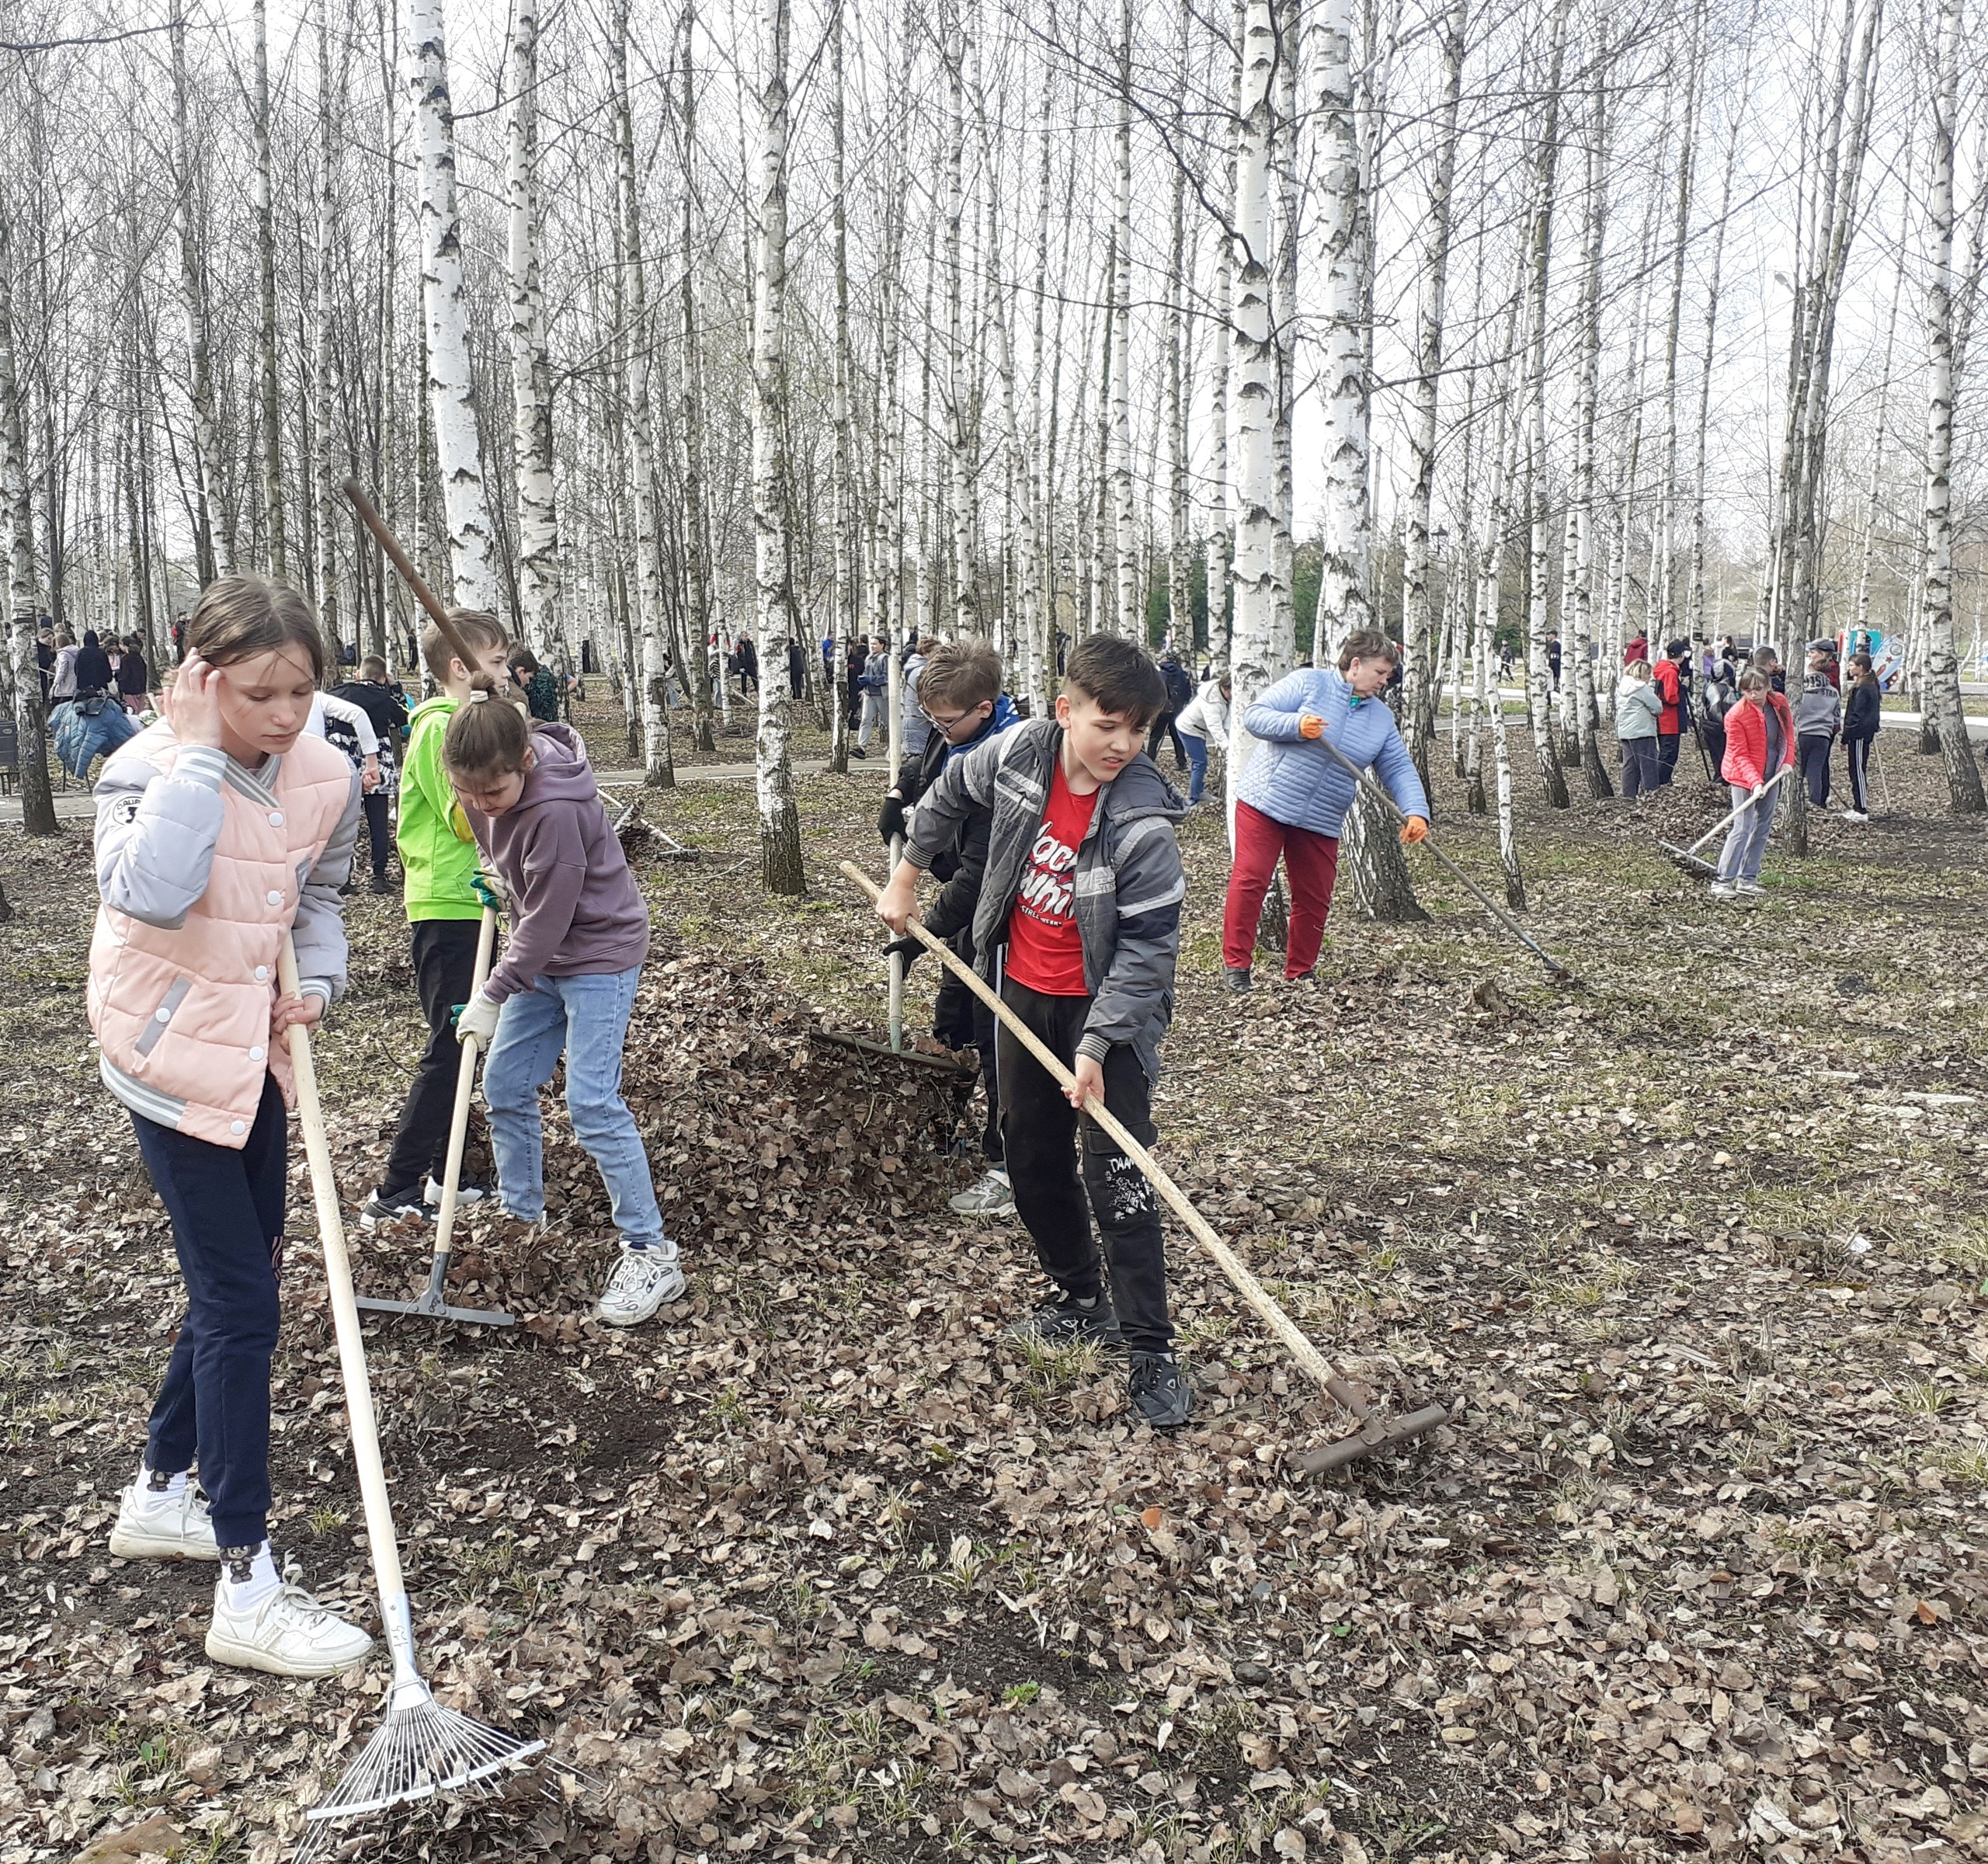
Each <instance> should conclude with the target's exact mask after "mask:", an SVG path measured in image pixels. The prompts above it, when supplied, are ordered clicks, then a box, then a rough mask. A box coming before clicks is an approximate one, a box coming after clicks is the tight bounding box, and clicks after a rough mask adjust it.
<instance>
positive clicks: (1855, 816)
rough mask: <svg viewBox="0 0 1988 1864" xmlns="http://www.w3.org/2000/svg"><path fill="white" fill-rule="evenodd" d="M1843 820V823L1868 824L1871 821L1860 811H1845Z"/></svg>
mask: <svg viewBox="0 0 1988 1864" xmlns="http://www.w3.org/2000/svg"><path fill="white" fill-rule="evenodd" d="M1843 819H1844V821H1845V822H1868V821H1869V820H1870V819H1871V818H1870V817H1869V816H1867V815H1865V812H1863V811H1862V810H1861V809H1845V810H1844V812H1843Z"/></svg>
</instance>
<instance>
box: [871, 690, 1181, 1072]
mask: <svg viewBox="0 0 1988 1864" xmlns="http://www.w3.org/2000/svg"><path fill="white" fill-rule="evenodd" d="M1062 754H1063V732H1062V727H1061V726H1060V725H1058V724H1057V723H1056V722H1055V720H1054V719H1053V718H1032V719H1030V720H1028V721H1027V722H1024V723H1023V724H1020V725H1014V726H1012V727H1011V728H1010V729H1008V730H1006V731H1005V732H997V733H996V734H995V735H994V736H992V737H989V738H985V739H982V741H981V742H980V743H978V745H976V746H975V747H974V748H973V749H972V750H971V751H969V752H967V753H964V755H962V756H957V757H954V758H952V759H951V760H948V762H947V765H946V767H945V769H944V770H943V771H942V772H941V773H940V777H939V779H938V781H937V782H936V783H935V784H933V786H932V787H931V788H930V789H929V790H927V791H926V792H925V795H923V798H920V800H919V805H918V807H917V808H916V809H915V810H914V811H913V812H912V816H911V820H910V822H909V831H910V832H909V835H908V836H907V838H906V840H905V850H904V851H905V859H906V860H907V861H910V862H911V864H912V865H913V866H914V867H916V868H929V867H930V866H931V864H932V863H933V860H934V858H935V857H937V854H939V852H940V850H942V849H944V848H947V847H951V845H952V842H953V837H954V831H955V830H956V829H958V826H959V825H960V824H961V822H963V821H964V819H965V818H966V816H967V815H968V812H969V811H971V809H974V808H975V807H976V806H978V807H981V808H987V809H992V812H993V815H992V826H991V828H990V829H989V835H988V846H987V871H986V875H985V878H984V879H983V881H982V883H981V889H980V902H979V904H978V906H977V907H976V908H975V911H974V916H973V945H974V951H975V954H976V956H975V964H976V965H977V966H978V969H979V970H980V972H981V973H982V975H983V976H986V977H989V978H991V977H992V975H994V969H993V967H994V955H995V952H996V948H999V947H1000V946H1003V945H1005V944H1006V943H1007V938H1008V916H1009V915H1010V913H1012V912H1013V909H1014V904H1015V895H1016V894H1017V892H1019V891H1020V887H1021V882H1022V874H1023V871H1024V868H1026V867H1027V864H1028V854H1029V850H1030V847H1032V846H1033V845H1034V841H1035V837H1036V832H1037V829H1040V828H1041V826H1042V816H1043V812H1044V810H1045V809H1048V806H1049V786H1050V783H1051V780H1052V778H1053V777H1054V776H1055V769H1056V760H1057V759H1058V757H1060V756H1062ZM1186 815H1187V803H1186V802H1184V801H1183V798H1181V796H1180V792H1179V791H1176V789H1175V788H1173V785H1172V784H1170V783H1169V782H1168V781H1166V778H1165V777H1163V776H1162V775H1161V774H1159V770H1158V769H1156V767H1155V766H1154V765H1153V763H1152V761H1151V760H1150V759H1149V758H1147V757H1146V756H1144V755H1143V754H1142V755H1141V756H1137V757H1135V758H1134V759H1133V760H1132V761H1131V763H1128V764H1127V765H1126V766H1125V767H1124V769H1123V770H1121V771H1120V772H1119V773H1118V774H1117V776H1116V777H1114V778H1113V779H1112V780H1111V781H1110V783H1108V784H1106V785H1105V787H1104V788H1103V791H1101V792H1100V795H1099V798H1098V805H1097V810H1096V812H1094V813H1093V816H1092V817H1091V821H1090V829H1089V830H1088V832H1087V833H1086V835H1085V836H1084V840H1083V846H1082V847H1080V848H1079V849H1078V850H1077V871H1076V910H1077V930H1078V932H1079V935H1080V936H1081V937H1082V938H1083V948H1084V987H1085V988H1086V989H1087V990H1088V991H1089V992H1090V998H1091V1005H1090V1014H1089V1015H1088V1016H1087V1017H1086V1018H1085V1019H1084V1033H1083V1038H1082V1039H1081V1040H1080V1041H1079V1042H1078V1044H1077V1048H1078V1051H1079V1053H1081V1054H1084V1055H1090V1057H1091V1058H1092V1059H1093V1060H1094V1061H1098V1062H1102V1061H1103V1059H1104V1058H1105V1056H1106V1055H1107V1054H1108V1053H1109V1052H1110V1048H1111V1047H1112V1045H1113V1044H1114V1043H1116V1042H1123V1043H1124V1044H1126V1045H1128V1047H1130V1048H1131V1050H1132V1052H1134V1053H1135V1055H1138V1058H1139V1064H1140V1066H1142V1067H1143V1068H1144V1069H1145V1072H1146V1076H1147V1078H1148V1079H1149V1080H1156V1079H1157V1078H1158V1076H1159V1042H1160V1038H1161V1037H1163V1035H1166V1028H1167V1024H1169V1023H1170V1022H1171V1021H1173V965H1174V961H1175V959H1176V958H1178V957H1179V955H1180V904H1181V902H1182V901H1183V899H1185V898H1186V897H1187V871H1186V869H1185V868H1183V866H1182V864H1181V861H1180V843H1178V842H1177V841H1176V840H1174V836H1173V825H1174V824H1175V823H1176V822H1179V821H1180V820H1181V819H1182V818H1183V817H1184V816H1186Z"/></svg>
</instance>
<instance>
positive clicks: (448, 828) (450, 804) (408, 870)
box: [397, 693, 483, 923]
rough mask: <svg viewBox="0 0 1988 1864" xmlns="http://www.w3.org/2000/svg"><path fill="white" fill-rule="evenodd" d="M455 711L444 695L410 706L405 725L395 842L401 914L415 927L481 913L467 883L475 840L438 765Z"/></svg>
mask: <svg viewBox="0 0 1988 1864" xmlns="http://www.w3.org/2000/svg"><path fill="white" fill-rule="evenodd" d="M455 709H456V702H455V701H454V700H453V699H451V698H450V697H449V696H448V695H447V694H446V693H445V694H442V695H441V696H440V697H436V698H433V699H429V700H426V701H423V702H422V704H420V705H418V706H416V707H415V711H414V716H413V717H412V718H410V719H409V720H408V732H407V754H406V756H405V759H404V760H403V761H402V763H401V819H400V829H399V832H398V837H397V839H398V841H399V843H400V849H401V868H402V870H403V871H405V874H406V875H407V916H408V919H410V920H413V921H415V922H416V923H419V921H421V920H424V919H480V918H481V916H482V915H483V906H482V904H481V902H480V901H479V900H478V899H477V897H476V895H475V893H474V891H473V890H472V889H471V886H470V884H469V883H470V876H471V875H472V874H474V872H475V871H476V867H477V861H476V842H475V840H474V838H473V837H472V836H471V833H470V830H469V824H468V822H467V820H465V819H464V816H463V812H462V811H461V809H458V808H457V806H456V793H455V791H454V790H452V789H451V788H450V787H449V775H448V772H447V770H444V769H443V766H442V736H443V733H444V732H447V730H448V729H449V720H450V717H451V716H452V715H454V711H455ZM457 823H461V827H460V828H457V827H456V826H454V824H457Z"/></svg>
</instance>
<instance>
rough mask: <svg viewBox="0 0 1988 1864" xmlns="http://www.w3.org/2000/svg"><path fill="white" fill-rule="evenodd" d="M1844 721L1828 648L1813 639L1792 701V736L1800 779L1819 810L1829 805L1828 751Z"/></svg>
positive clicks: (1810, 799)
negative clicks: (1800, 689)
mask: <svg viewBox="0 0 1988 1864" xmlns="http://www.w3.org/2000/svg"><path fill="white" fill-rule="evenodd" d="M1842 724H1843V704H1842V702H1841V701H1840V700H1839V699H1838V698H1837V696H1836V688H1835V687H1833V686H1832V685H1831V684H1830V650H1829V649H1828V648H1827V647H1826V645H1824V644H1823V642H1819V641H1817V642H1812V643H1811V644H1810V645H1809V653H1808V665H1807V666H1806V667H1805V668H1804V669H1803V670H1802V694H1801V697H1799V698H1798V699H1797V700H1796V701H1795V739H1796V743H1797V746H1798V754H1799V756H1800V759H1801V762H1802V781H1803V782H1805V783H1806V784H1807V785H1808V786H1809V801H1810V802H1812V803H1813V804H1814V805H1816V808H1817V809H1827V808H1828V807H1829V804H1830V749H1831V748H1832V747H1833V746H1834V745H1835V743H1836V736H1837V732H1838V731H1839V730H1840V729H1841V728H1842Z"/></svg>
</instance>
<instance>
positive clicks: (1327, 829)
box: [1222, 628, 1429, 992]
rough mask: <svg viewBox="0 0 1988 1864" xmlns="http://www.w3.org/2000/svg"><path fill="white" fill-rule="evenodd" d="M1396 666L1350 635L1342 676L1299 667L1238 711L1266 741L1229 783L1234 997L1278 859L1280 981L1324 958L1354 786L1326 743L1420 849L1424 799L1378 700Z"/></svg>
mask: <svg viewBox="0 0 1988 1864" xmlns="http://www.w3.org/2000/svg"><path fill="white" fill-rule="evenodd" d="M1399 659H1400V651H1399V649H1397V648H1396V647H1395V644H1394V643H1393V642H1392V641H1390V640H1389V639H1388V638H1387V636H1386V635H1382V634H1379V633H1377V632H1375V631H1372V630H1371V629H1367V628H1361V629H1359V630H1357V631H1355V632H1354V633H1353V634H1351V635H1348V636H1347V642H1346V645H1345V646H1344V647H1343V648H1342V649H1340V656H1339V671H1338V672H1337V673H1334V672H1333V671H1331V670H1330V669H1329V668H1325V667H1303V668H1301V669H1299V670H1298V672H1296V673H1292V674H1290V675H1289V676H1287V677H1286V678H1284V679H1282V680H1279V681H1278V682H1277V684H1276V685H1274V686H1273V687H1271V688H1270V690H1268V691H1267V692H1266V693H1264V694H1263V695H1262V696H1261V697H1260V698H1259V699H1258V700H1257V701H1256V704H1253V705H1252V706H1251V707H1249V709H1248V710H1247V711H1246V712H1244V714H1243V729H1245V730H1246V731H1247V732H1249V735H1250V736H1251V737H1253V738H1255V739H1260V741H1261V742H1259V743H1258V744H1257V745H1256V747H1255V749H1253V751H1252V752H1251V753H1250V754H1249V762H1248V763H1246V765H1245V766H1244V767H1243V776H1242V780H1241V781H1240V782H1239V784H1238V785H1237V786H1236V795H1237V801H1236V837H1235V839H1236V861H1235V865H1234V867H1233V868H1232V869H1231V871H1230V873H1229V899H1228V903H1227V906H1226V907H1225V909H1224V911H1223V914H1222V964H1223V966H1224V967H1225V970H1226V972H1227V974H1228V982H1229V989H1231V990H1233V991H1237V992H1241V991H1244V990H1247V989H1249V986H1250V976H1249V965H1250V959H1251V958H1252V956H1253V954H1254V951H1255V949H1256V920H1257V917H1258V916H1259V915H1260V913H1261V912H1262V911H1263V895H1265V894H1266V893H1267V892H1269V891H1270V878H1271V876H1272V875H1274V874H1275V873H1276V871H1277V857H1279V856H1280V855H1281V856H1282V857H1283V858H1284V872H1285V873H1286V875H1288V877H1289V878H1290V882H1291V930H1290V937H1289V938H1288V941H1286V944H1285V947H1284V976H1285V977H1286V979H1290V980H1292V981H1295V980H1296V979H1299V978H1303V977H1309V975H1311V973H1312V968H1313V966H1315V965H1316V964H1317V963H1318V962H1319V946H1320V944H1322V942H1323V941H1324V938H1325V933H1326V910H1327V909H1328V908H1329V906H1331V904H1332V897H1333V878H1334V876H1335V875H1336V874H1337V872H1338V870H1339V838H1340V832H1341V831H1342V830H1343V829H1344V827H1345V826H1346V812H1347V810H1348V809H1350V808H1351V807H1352V806H1353V800H1354V795H1355V794H1356V793H1357V787H1358V786H1357V783H1356V781H1355V780H1354V775H1353V773H1352V771H1350V770H1347V768H1346V767H1345V765H1343V764H1342V763H1340V762H1339V760H1337V759H1336V758H1335V757H1333V756H1332V754H1331V753H1330V752H1329V751H1326V750H1325V749H1322V747H1321V746H1320V744H1319V740H1320V739H1327V740H1329V742H1331V743H1332V744H1333V746H1335V747H1336V749H1338V750H1339V751H1340V752H1341V753H1343V755H1344V756H1346V757H1347V758H1348V759H1349V760H1350V761H1351V762H1352V763H1354V765H1356V766H1357V767H1358V768H1360V769H1361V770H1367V769H1370V768H1371V769H1372V770H1375V771H1376V772H1378V774H1379V776H1380V778H1381V781H1382V782H1383V783H1385V784H1386V785H1387V786H1388V793H1389V794H1390V795H1392V797H1393V798H1394V799H1395V802H1396V803H1397V804H1398V805H1399V806H1400V808H1401V811H1402V814H1403V815H1405V816H1407V818H1408V822H1407V825H1406V826H1405V827H1404V828H1403V829H1402V832H1401V838H1402V840H1403V841H1405V842H1416V841H1420V840H1422V839H1423V837H1424V836H1426V835H1427V833H1429V799H1428V798H1427V796H1426V795H1423V789H1422V780H1421V778H1420V777H1418V776H1417V775H1416V771H1415V760H1413V758H1412V757H1410V756H1409V754H1408V746H1406V745H1405V744H1404V743H1402V738H1401V732H1400V730H1399V728H1398V727H1397V726H1396V725H1395V715H1394V714H1393V713H1392V712H1391V711H1388V708H1387V707H1386V705H1385V704H1384V703H1383V702H1382V699H1381V696H1380V695H1381V694H1382V691H1383V690H1384V689H1385V687H1386V686H1387V683H1388V680H1390V679H1391V678H1392V676H1393V674H1394V670H1395V665H1396V663H1397V662H1398V661H1399Z"/></svg>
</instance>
